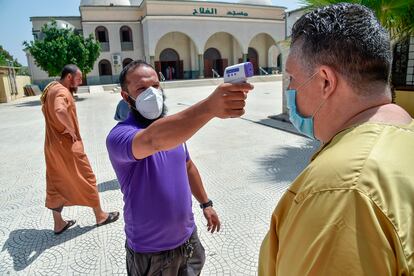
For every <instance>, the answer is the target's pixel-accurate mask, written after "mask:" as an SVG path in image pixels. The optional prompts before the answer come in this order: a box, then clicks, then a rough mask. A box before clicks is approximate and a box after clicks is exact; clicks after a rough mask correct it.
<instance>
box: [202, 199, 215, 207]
mask: <svg viewBox="0 0 414 276" xmlns="http://www.w3.org/2000/svg"><path fill="white" fill-rule="evenodd" d="M210 206H211V207H213V201H211V199H209V200H208V201H207V202H206V203H201V204H200V208H201V209H205V208H207V207H210Z"/></svg>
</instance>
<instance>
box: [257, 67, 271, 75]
mask: <svg viewBox="0 0 414 276" xmlns="http://www.w3.org/2000/svg"><path fill="white" fill-rule="evenodd" d="M259 70H260V72H262V73H264V74H265V75H269V73H268V72H267V71H266V70H265V69H263V68H262V67H259Z"/></svg>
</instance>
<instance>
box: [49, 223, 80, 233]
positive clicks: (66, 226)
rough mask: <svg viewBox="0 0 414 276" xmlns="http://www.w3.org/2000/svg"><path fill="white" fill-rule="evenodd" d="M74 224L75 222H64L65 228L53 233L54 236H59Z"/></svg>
mask: <svg viewBox="0 0 414 276" xmlns="http://www.w3.org/2000/svg"><path fill="white" fill-rule="evenodd" d="M75 223H76V220H68V221H67V222H66V225H65V227H63V228H62V230H60V231H57V232H54V233H55V235H60V234H62V233H63V232H65V231H66V230H68V229H69V228H70V227H72V226H73V225H75Z"/></svg>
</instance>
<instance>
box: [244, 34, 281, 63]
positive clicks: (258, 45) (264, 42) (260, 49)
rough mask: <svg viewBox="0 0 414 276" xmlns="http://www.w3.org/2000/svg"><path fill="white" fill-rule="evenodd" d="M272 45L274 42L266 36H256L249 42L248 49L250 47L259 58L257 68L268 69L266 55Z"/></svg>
mask: <svg viewBox="0 0 414 276" xmlns="http://www.w3.org/2000/svg"><path fill="white" fill-rule="evenodd" d="M272 45H276V42H275V41H274V40H273V39H272V38H271V37H270V36H269V35H268V34H258V35H257V36H255V37H254V38H253V39H252V40H251V42H250V45H249V47H252V48H254V49H255V50H256V51H257V54H258V56H259V62H258V65H259V66H261V67H269V64H268V60H269V58H268V55H269V49H270V47H271V46H272Z"/></svg>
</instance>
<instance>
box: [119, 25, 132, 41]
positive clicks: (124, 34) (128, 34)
mask: <svg viewBox="0 0 414 276" xmlns="http://www.w3.org/2000/svg"><path fill="white" fill-rule="evenodd" d="M119 36H120V38H121V42H132V31H131V28H130V27H128V26H122V27H121V29H119Z"/></svg>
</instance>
